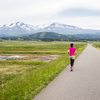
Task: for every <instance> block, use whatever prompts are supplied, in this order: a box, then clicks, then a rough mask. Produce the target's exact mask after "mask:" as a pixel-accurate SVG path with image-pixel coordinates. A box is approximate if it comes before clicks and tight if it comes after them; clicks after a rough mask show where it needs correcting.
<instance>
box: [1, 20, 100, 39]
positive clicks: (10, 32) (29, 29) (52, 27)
mask: <svg viewBox="0 0 100 100" xmlns="http://www.w3.org/2000/svg"><path fill="white" fill-rule="evenodd" d="M37 32H55V33H58V34H62V35H77V34H99V33H100V30H92V29H82V28H80V27H77V26H72V25H66V24H63V23H57V22H55V23H49V24H43V25H36V26H33V25H30V24H25V23H23V22H15V23H11V24H10V25H3V26H0V37H10V36H25V35H31V34H35V33H37Z"/></svg>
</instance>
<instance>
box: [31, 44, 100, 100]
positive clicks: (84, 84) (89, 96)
mask: <svg viewBox="0 0 100 100" xmlns="http://www.w3.org/2000/svg"><path fill="white" fill-rule="evenodd" d="M32 100H100V50H98V49H96V48H94V47H92V46H91V45H88V46H87V47H86V49H85V50H84V51H83V52H82V53H81V54H80V55H79V56H78V57H77V58H76V60H75V65H74V70H73V72H71V71H70V65H68V66H67V67H66V68H65V69H64V70H63V71H62V72H61V73H60V74H59V75H58V76H57V77H56V78H55V80H54V81H52V82H51V83H50V84H49V85H48V86H47V87H46V88H44V89H43V90H42V91H41V92H40V93H39V94H38V95H37V96H35V97H34V98H33V99H32Z"/></svg>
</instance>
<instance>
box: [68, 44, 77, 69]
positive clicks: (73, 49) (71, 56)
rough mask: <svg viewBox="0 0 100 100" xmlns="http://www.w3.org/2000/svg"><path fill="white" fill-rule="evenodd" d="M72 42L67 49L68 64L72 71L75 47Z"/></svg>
mask: <svg viewBox="0 0 100 100" xmlns="http://www.w3.org/2000/svg"><path fill="white" fill-rule="evenodd" d="M73 45H74V44H73V43H71V44H70V48H69V49H68V54H69V59H70V65H71V67H70V68H71V71H73V66H74V60H75V53H76V48H74V47H73Z"/></svg>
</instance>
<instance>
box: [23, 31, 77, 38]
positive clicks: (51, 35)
mask: <svg viewBox="0 0 100 100" xmlns="http://www.w3.org/2000/svg"><path fill="white" fill-rule="evenodd" d="M24 38H32V39H34V38H53V39H66V38H68V39H71V38H76V37H75V36H70V35H62V34H58V33H54V32H39V33H36V34H31V35H28V36H25V37H24Z"/></svg>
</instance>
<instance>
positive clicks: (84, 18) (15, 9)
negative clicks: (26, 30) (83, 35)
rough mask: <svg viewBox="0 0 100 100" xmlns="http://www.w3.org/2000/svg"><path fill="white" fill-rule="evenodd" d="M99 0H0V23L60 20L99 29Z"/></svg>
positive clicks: (40, 22) (38, 22)
mask: <svg viewBox="0 0 100 100" xmlns="http://www.w3.org/2000/svg"><path fill="white" fill-rule="evenodd" d="M99 4H100V0H0V25H3V24H11V23H13V22H17V21H21V22H24V23H26V24H32V25H41V24H45V23H51V22H61V23H64V24H67V25H75V26H78V27H81V28H85V29H87V28H88V29H99V30H100V5H99Z"/></svg>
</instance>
